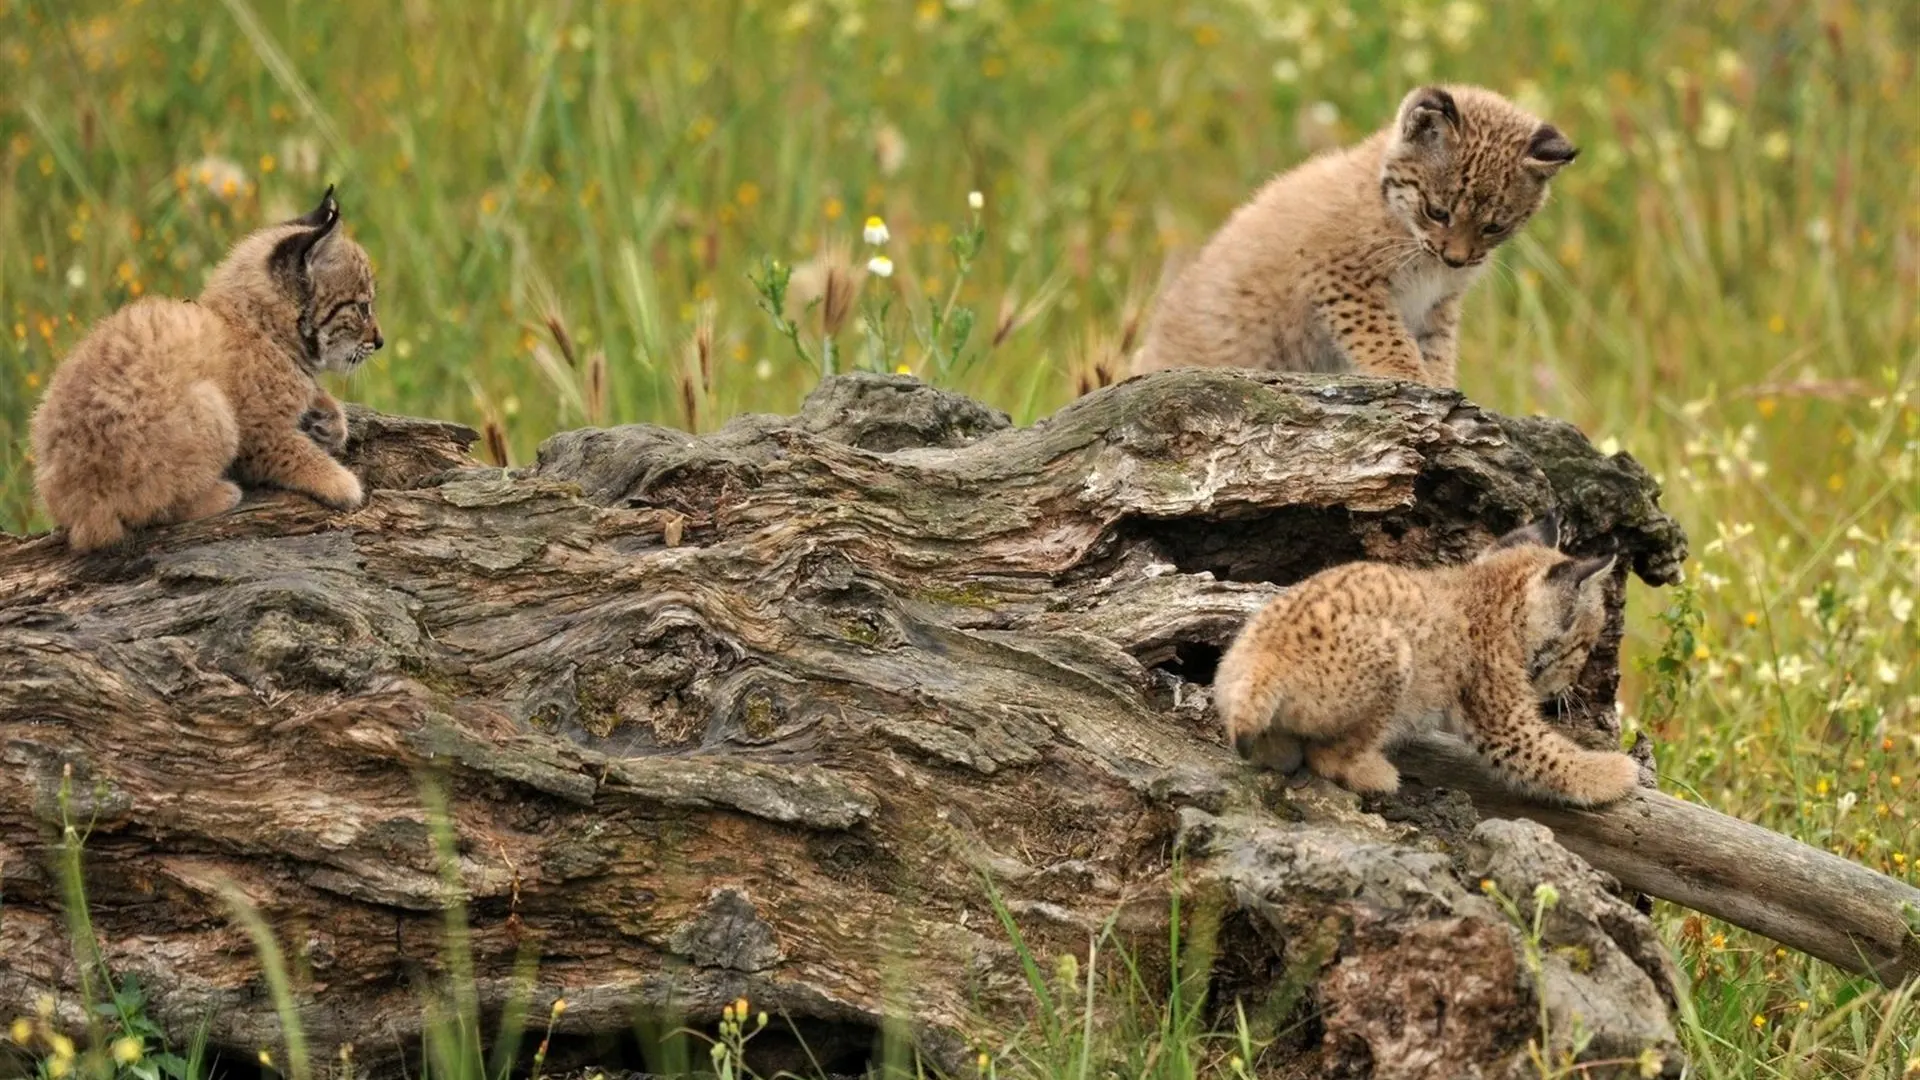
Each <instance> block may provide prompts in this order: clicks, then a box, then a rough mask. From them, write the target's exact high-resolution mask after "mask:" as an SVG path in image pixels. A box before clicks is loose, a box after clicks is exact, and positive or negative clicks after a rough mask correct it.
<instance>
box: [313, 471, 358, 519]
mask: <svg viewBox="0 0 1920 1080" xmlns="http://www.w3.org/2000/svg"><path fill="white" fill-rule="evenodd" d="M312 494H313V497H314V498H316V499H319V500H320V501H321V502H323V503H325V504H326V505H328V506H331V507H332V508H334V509H335V510H354V509H357V508H358V507H359V506H360V504H361V503H363V502H365V501H366V492H365V490H364V489H362V488H361V486H360V478H359V477H357V476H355V475H353V474H352V473H350V472H348V471H347V470H345V469H339V468H336V469H335V471H334V474H333V475H332V476H330V477H328V478H327V479H326V480H325V481H324V482H322V483H321V484H319V485H318V489H317V490H315V491H314V492H313V493H312Z"/></svg>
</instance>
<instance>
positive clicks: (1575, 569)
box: [1547, 553, 1620, 589]
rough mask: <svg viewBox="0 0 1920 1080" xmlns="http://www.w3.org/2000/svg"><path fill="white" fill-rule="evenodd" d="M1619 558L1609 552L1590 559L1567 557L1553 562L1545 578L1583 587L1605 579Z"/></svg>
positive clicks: (1558, 582) (1573, 586)
mask: <svg viewBox="0 0 1920 1080" xmlns="http://www.w3.org/2000/svg"><path fill="white" fill-rule="evenodd" d="M1619 558H1620V556H1619V555H1618V554H1616V553H1609V554H1606V555H1596V556H1594V557H1593V558H1591V559H1569V560H1567V561H1566V562H1563V563H1556V564H1554V567H1553V569H1551V570H1549V571H1547V580H1548V581H1551V582H1554V583H1556V584H1563V585H1566V586H1568V587H1569V588H1573V589H1584V588H1586V587H1587V585H1588V584H1589V583H1598V582H1602V581H1605V580H1606V575H1607V573H1608V572H1609V571H1611V570H1612V569H1613V564H1614V562H1615V561H1616V560H1618V559H1619Z"/></svg>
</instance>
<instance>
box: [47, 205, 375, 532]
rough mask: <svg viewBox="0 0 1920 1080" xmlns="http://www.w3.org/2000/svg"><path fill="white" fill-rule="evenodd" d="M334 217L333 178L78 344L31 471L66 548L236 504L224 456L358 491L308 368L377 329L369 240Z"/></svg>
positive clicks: (335, 499) (365, 349) (328, 496)
mask: <svg viewBox="0 0 1920 1080" xmlns="http://www.w3.org/2000/svg"><path fill="white" fill-rule="evenodd" d="M339 226H340V207H339V204H337V203H336V202H335V201H334V198H333V189H332V188H331V187H329V188H328V189H327V193H326V195H325V196H324V197H323V198H322V199H321V200H320V205H319V206H317V207H315V208H314V209H313V210H312V211H311V212H309V213H307V214H306V215H304V216H302V217H299V218H295V219H294V220H292V221H287V222H283V223H281V224H279V225H271V226H268V227H266V228H264V229H260V230H257V231H255V232H254V233H252V234H251V235H249V236H247V237H246V238H244V239H242V240H241V241H240V242H239V243H238V244H237V245H235V247H234V249H233V251H232V253H231V254H229V255H228V256H227V258H226V260H225V261H224V262H222V263H221V264H220V265H219V266H218V267H217V268H215V270H214V271H213V274H212V276H211V277H210V278H209V279H208V281H207V286H206V289H205V291H203V292H202V293H201V294H200V298H199V301H198V302H197V303H196V302H193V301H186V300H170V299H157V298H156V299H146V300H140V301H136V302H135V303H133V304H130V305H128V306H126V307H124V308H121V309H120V310H119V311H116V312H114V313H113V314H112V315H109V316H107V317H106V318H105V319H102V320H101V321H100V322H99V324H98V325H96V326H95V327H94V328H93V329H92V330H91V331H90V332H89V333H88V334H87V336H86V337H85V338H84V339H83V340H82V341H81V342H80V344H78V345H77V346H75V347H74V350H73V353H72V354H71V355H70V356H68V357H67V359H66V361H65V362H64V363H63V364H62V365H61V366H60V369H59V370H58V371H56V372H55V373H54V376H53V379H52V381H51V382H50V383H49V384H48V386H47V394H46V398H45V400H43V401H42V402H41V404H40V407H39V408H38V409H37V410H35V412H34V416H33V424H32V441H33V453H34V463H35V465H34V470H35V471H34V485H35V487H36V488H37V489H38V491H39V494H40V498H41V501H42V502H44V503H45V504H46V506H47V511H48V512H49V513H50V514H51V515H52V516H53V520H54V521H55V522H57V523H58V524H60V525H62V526H64V527H65V528H66V531H67V541H68V543H69V544H71V545H72V546H73V548H74V549H75V550H77V551H91V550H94V549H96V548H101V547H106V546H108V545H110V544H113V543H115V542H116V541H118V540H119V539H120V538H121V537H122V536H123V535H124V534H125V532H126V531H127V530H128V529H132V528H137V527H139V526H142V525H151V524H160V523H166V522H177V521H187V520H190V519H193V518H198V517H205V516H208V515H211V514H218V513H222V512H224V511H226V510H230V509H232V508H233V506H234V505H235V504H236V503H238V502H239V501H240V489H239V488H238V487H237V486H235V485H234V484H233V482H232V481H230V480H228V479H227V476H228V472H229V470H230V469H231V470H232V475H233V476H234V477H235V478H236V479H238V480H240V481H241V482H243V483H249V484H253V483H262V484H271V485H275V486H278V487H283V488H289V489H291V490H294V491H300V492H304V493H306V494H308V495H311V496H313V497H314V498H316V499H318V500H320V501H321V502H323V503H325V504H327V505H328V506H331V507H334V508H336V509H341V510H347V509H352V508H353V507H356V506H358V505H359V504H360V501H361V495H362V493H361V489H360V481H359V480H358V479H357V478H356V477H355V476H354V475H353V473H351V472H349V471H347V469H346V468H344V467H343V466H341V465H340V464H339V463H338V462H336V461H334V460H333V458H331V457H329V456H328V454H327V452H326V451H325V450H323V449H322V446H325V447H326V449H327V450H332V451H338V450H339V449H340V446H341V444H343V443H344V441H345V437H346V418H345V416H344V415H343V413H342V410H341V408H340V403H339V402H337V401H335V400H334V399H333V397H332V396H331V395H329V394H328V393H327V392H326V391H324V390H322V389H320V388H319V386H318V385H316V384H315V382H314V376H315V375H317V374H318V373H319V372H322V371H327V370H333V371H351V370H353V369H354V368H355V367H358V366H359V364H360V363H361V362H362V361H364V360H365V359H366V358H367V357H368V356H370V355H372V353H373V351H374V350H375V349H378V348H379V347H380V346H381V344H382V343H383V342H382V338H381V336H380V325H379V323H378V322H377V321H376V320H375V318H374V314H373V270H372V267H371V266H370V264H369V263H368V261H367V253H366V252H365V251H363V250H362V249H361V248H360V245H358V244H356V243H354V242H353V241H352V240H350V239H348V238H347V237H345V236H344V235H342V234H341V231H340V227H339Z"/></svg>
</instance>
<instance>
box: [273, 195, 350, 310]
mask: <svg viewBox="0 0 1920 1080" xmlns="http://www.w3.org/2000/svg"><path fill="white" fill-rule="evenodd" d="M287 224H289V225H297V226H299V227H300V229H299V231H298V232H295V233H292V234H290V235H289V236H287V237H286V238H285V239H283V240H281V241H280V242H279V243H278V244H275V245H274V246H273V253H272V254H271V255H268V256H267V267H268V269H269V270H271V271H272V273H273V275H274V276H275V277H277V278H279V279H281V280H283V281H289V282H294V283H296V288H304V287H305V285H306V281H307V277H308V273H309V272H310V271H311V270H312V268H313V261H314V259H315V258H316V257H317V256H318V255H319V254H320V253H321V252H322V251H323V250H325V249H326V246H327V244H328V242H329V241H330V240H332V238H333V236H334V234H335V233H337V232H339V231H340V204H339V203H337V202H335V201H334V200H333V186H332V185H331V184H329V185H328V186H327V193H326V195H325V196H323V197H322V198H321V200H320V205H319V206H316V207H314V208H313V210H312V211H311V212H309V213H307V214H306V215H304V216H302V217H298V218H295V219H294V220H292V221H290V222H288V223H287ZM303 295H304V294H303Z"/></svg>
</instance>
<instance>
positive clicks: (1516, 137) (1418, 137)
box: [1133, 86, 1578, 386]
mask: <svg viewBox="0 0 1920 1080" xmlns="http://www.w3.org/2000/svg"><path fill="white" fill-rule="evenodd" d="M1577 153H1578V151H1577V150H1575V149H1574V147H1573V145H1572V144H1570V143H1569V142H1567V139H1566V137H1565V136H1563V135H1561V134H1560V132H1559V131H1558V130H1557V129H1556V128H1554V127H1553V125H1551V124H1546V123H1542V122H1541V121H1540V120H1539V119H1538V118H1536V117H1534V116H1532V115H1530V114H1528V113H1527V112H1525V111H1524V110H1522V109H1521V108H1520V107H1519V106H1517V105H1514V104H1513V103H1512V102H1510V101H1508V100H1507V99H1505V98H1503V97H1501V96H1500V95H1498V94H1496V93H1494V92H1492V91H1490V90H1483V89H1480V88H1478V87H1472V86H1454V87H1438V86H1429V87H1424V88H1422V89H1419V90H1415V91H1413V92H1412V93H1410V94H1408V95H1407V96H1406V98H1405V99H1404V100H1403V101H1402V102H1401V104H1400V111H1399V115H1398V116H1397V117H1396V118H1395V120H1394V122H1393V124H1392V126H1391V127H1388V128H1386V129H1385V130H1382V131H1379V132H1376V133H1375V134H1374V135H1372V136H1371V137H1369V138H1367V139H1366V140H1365V141H1363V142H1361V143H1359V144H1357V145H1354V146H1350V147H1347V148H1345V149H1342V150H1338V151H1334V152H1332V153H1328V154H1322V155H1320V156H1318V157H1315V158H1313V159H1311V160H1309V161H1307V162H1306V163H1305V164H1303V165H1301V166H1299V167H1298V168H1295V169H1293V170H1292V171H1291V172H1287V173H1283V174H1282V175H1280V176H1279V177H1276V178H1275V179H1273V180H1271V181H1269V182H1268V183H1267V185H1266V186H1265V187H1264V188H1262V189H1260V191H1259V193H1258V194H1256V195H1255V196H1254V197H1253V199H1252V200H1251V201H1250V202H1248V203H1247V204H1246V205H1244V206H1242V207H1241V208H1240V209H1238V210H1236V211H1235V212H1234V213H1233V215H1232V216H1231V217H1230V218H1228V219H1227V223H1226V224H1225V225H1223V226H1222V227H1221V228H1220V231H1219V232H1217V233H1215V234H1214V236H1213V238H1212V239H1211V240H1210V241H1208V243H1207V246H1206V247H1205V248H1204V249H1203V250H1202V251H1201V252H1200V255H1199V257H1198V258H1197V259H1195V261H1194V262H1193V263H1192V264H1191V265H1189V266H1188V267H1187V268H1186V269H1185V270H1184V271H1183V272H1181V273H1180V274H1179V275H1178V276H1177V277H1176V278H1174V280H1173V283H1172V284H1171V285H1170V286H1168V288H1167V291H1166V294H1165V295H1164V296H1162V297H1161V299H1160V301H1159V303H1158V304H1156V305H1155V310H1154V314H1153V317H1152V318H1151V320H1150V321H1149V323H1148V326H1147V337H1146V343H1145V344H1144V345H1143V346H1142V347H1141V349H1140V351H1139V352H1138V353H1136V354H1135V355H1134V358H1133V370H1134V371H1135V372H1136V373H1138V372H1142V371H1154V370H1159V369H1162V368H1172V367H1242V368H1273V369H1276V370H1282V371H1359V372H1361V373H1363V374H1369V375H1381V376H1387V377H1390V378H1398V379H1412V380H1417V381H1420V382H1425V383H1429V384H1432V385H1436V386H1452V385H1454V371H1455V367H1456V365H1457V362H1458V357H1457V354H1456V352H1455V343H1456V336H1455V335H1456V333H1457V331H1458V329H1459V322H1460V297H1461V296H1462V295H1463V294H1464V293H1465V292H1466V290H1467V287H1468V286H1469V285H1471V284H1472V283H1473V281H1474V279H1475V278H1476V277H1477V276H1478V275H1479V273H1480V270H1481V267H1482V266H1483V265H1484V264H1485V262H1486V259H1487V256H1488V254H1489V253H1490V252H1491V251H1492V250H1493V249H1494V248H1496V247H1498V246H1499V245H1500V244H1501V242H1502V241H1504V240H1506V239H1507V238H1508V237H1509V236H1512V235H1513V234H1514V233H1515V232H1517V231H1519V229H1520V227H1521V226H1522V225H1524V224H1526V222H1527V219H1528V218H1530V217H1532V216H1533V214H1534V212H1535V211H1536V210H1538V209H1539V208H1540V205H1541V203H1542V202H1544V201H1545V199H1546V195H1547V181H1548V180H1550V179H1552V178H1553V175H1554V174H1555V173H1557V172H1559V171H1560V169H1561V168H1562V167H1563V166H1565V165H1566V164H1567V163H1568V162H1570V161H1572V160H1573V159H1574V156H1575V154H1577Z"/></svg>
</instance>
